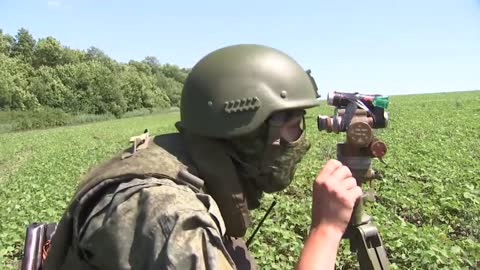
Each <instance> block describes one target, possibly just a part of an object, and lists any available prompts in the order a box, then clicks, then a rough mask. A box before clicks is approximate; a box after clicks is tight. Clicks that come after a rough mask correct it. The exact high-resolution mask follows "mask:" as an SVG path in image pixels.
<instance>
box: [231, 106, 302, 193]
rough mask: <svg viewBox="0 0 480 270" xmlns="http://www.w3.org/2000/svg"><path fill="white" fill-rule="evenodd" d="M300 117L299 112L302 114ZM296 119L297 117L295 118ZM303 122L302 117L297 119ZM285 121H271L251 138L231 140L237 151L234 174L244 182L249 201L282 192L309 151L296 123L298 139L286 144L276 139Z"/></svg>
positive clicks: (285, 141) (280, 139) (298, 124)
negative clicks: (236, 171)
mask: <svg viewBox="0 0 480 270" xmlns="http://www.w3.org/2000/svg"><path fill="white" fill-rule="evenodd" d="M302 113H303V111H302ZM297 117H298V116H297ZM301 117H302V118H301V119H303V115H302V116H301ZM285 122H286V120H285V117H283V116H282V117H280V118H279V119H271V121H269V123H268V124H266V125H264V126H262V127H261V128H260V129H259V130H257V132H255V134H251V135H250V136H246V137H242V138H237V139H235V140H233V145H234V148H235V149H237V153H238V158H236V159H235V161H236V162H237V164H238V165H237V167H238V172H239V174H240V176H241V178H243V179H245V181H247V182H248V183H247V189H250V192H249V193H250V197H252V195H253V197H256V198H250V200H251V201H252V200H253V199H257V200H258V199H259V198H260V196H261V192H267V193H271V192H277V191H280V190H283V189H285V188H286V187H287V186H288V185H289V184H290V183H291V181H292V179H293V176H294V174H295V170H296V166H297V164H298V163H299V162H300V160H301V159H302V157H303V156H304V155H305V153H306V152H307V151H308V149H309V148H310V144H309V143H308V141H307V140H306V138H305V131H304V130H303V129H302V128H300V124H303V122H299V123H297V128H298V129H299V130H298V133H300V135H299V137H298V138H296V140H295V141H292V142H289V141H287V140H286V139H285V138H282V137H281V136H280V134H281V132H280V130H281V129H282V128H284V124H285Z"/></svg>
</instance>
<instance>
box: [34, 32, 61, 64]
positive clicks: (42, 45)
mask: <svg viewBox="0 0 480 270" xmlns="http://www.w3.org/2000/svg"><path fill="white" fill-rule="evenodd" d="M65 60H66V59H65V55H64V49H63V47H62V44H60V42H59V41H58V40H56V39H55V38H53V37H47V38H41V39H39V40H38V43H37V46H35V50H34V54H33V66H34V67H35V68H38V67H40V66H49V67H54V66H56V65H62V64H64V63H65Z"/></svg>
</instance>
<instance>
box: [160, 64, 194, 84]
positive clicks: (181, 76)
mask: <svg viewBox="0 0 480 270" xmlns="http://www.w3.org/2000/svg"><path fill="white" fill-rule="evenodd" d="M160 70H161V72H162V73H163V74H165V76H167V77H169V78H172V79H174V80H175V81H177V82H179V83H182V84H183V83H185V80H186V79H187V75H188V74H187V73H186V72H184V71H182V69H180V68H179V67H178V66H177V65H171V64H165V65H162V67H161V68H160Z"/></svg>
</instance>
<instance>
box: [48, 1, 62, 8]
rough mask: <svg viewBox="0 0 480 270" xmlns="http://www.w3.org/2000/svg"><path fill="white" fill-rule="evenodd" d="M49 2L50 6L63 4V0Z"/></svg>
mask: <svg viewBox="0 0 480 270" xmlns="http://www.w3.org/2000/svg"><path fill="white" fill-rule="evenodd" d="M47 4H48V5H49V6H50V7H59V6H61V5H62V2H60V1H56V0H49V1H48V2H47Z"/></svg>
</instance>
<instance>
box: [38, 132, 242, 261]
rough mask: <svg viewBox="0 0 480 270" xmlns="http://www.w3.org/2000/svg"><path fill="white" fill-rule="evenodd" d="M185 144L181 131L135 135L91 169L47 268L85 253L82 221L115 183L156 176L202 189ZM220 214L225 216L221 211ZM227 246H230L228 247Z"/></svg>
mask: <svg viewBox="0 0 480 270" xmlns="http://www.w3.org/2000/svg"><path fill="white" fill-rule="evenodd" d="M184 145H185V144H184V143H183V140H182V136H181V135H179V134H166V135H160V136H156V137H153V138H149V137H148V134H147V136H142V137H137V138H135V139H134V142H133V146H132V147H130V148H129V149H127V150H125V151H123V152H121V153H119V154H117V155H116V156H115V157H113V158H112V159H111V160H109V161H107V162H105V163H103V164H102V165H100V166H98V167H96V168H95V169H94V170H92V171H91V172H90V173H88V174H87V176H86V177H85V178H84V180H82V182H81V183H80V186H79V188H78V191H77V193H76V195H75V196H74V198H73V200H72V201H71V203H70V205H69V207H68V208H67V210H66V212H65V214H64V215H63V217H62V219H61V220H60V222H59V224H58V226H57V229H56V232H55V234H54V236H53V238H52V242H51V249H50V250H49V252H48V256H47V258H46V260H45V262H44V269H60V268H61V267H62V265H64V263H65V261H66V260H68V257H69V256H78V254H80V253H81V252H80V249H79V248H78V246H77V244H78V242H79V241H78V240H79V236H78V234H77V233H78V231H79V223H80V222H82V219H84V217H85V215H88V212H89V210H91V209H92V203H94V201H95V199H98V196H101V195H102V194H104V191H105V189H107V188H109V187H111V186H112V185H118V184H120V183H121V182H125V181H129V180H131V179H133V178H142V179H144V178H148V177H155V178H163V179H171V180H172V181H175V182H177V183H178V184H183V185H188V186H189V187H190V188H191V189H192V190H194V191H195V192H202V186H203V181H202V180H201V179H199V178H198V177H196V176H195V168H194V167H193V166H192V165H191V164H192V161H191V160H190V159H189V157H188V154H187V153H188V152H187V151H186V149H185V147H184ZM217 218H219V220H222V217H221V215H220V213H218V217H217ZM219 229H220V230H221V233H222V234H223V233H225V228H219ZM227 242H228V241H227ZM230 243H231V242H230ZM227 250H230V248H228V247H227ZM245 251H246V252H248V250H245ZM232 257H234V256H232ZM234 260H235V259H234Z"/></svg>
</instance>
